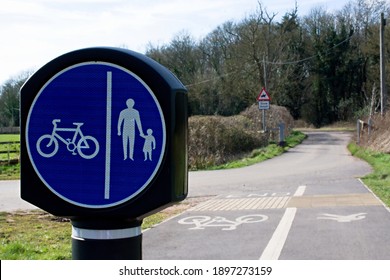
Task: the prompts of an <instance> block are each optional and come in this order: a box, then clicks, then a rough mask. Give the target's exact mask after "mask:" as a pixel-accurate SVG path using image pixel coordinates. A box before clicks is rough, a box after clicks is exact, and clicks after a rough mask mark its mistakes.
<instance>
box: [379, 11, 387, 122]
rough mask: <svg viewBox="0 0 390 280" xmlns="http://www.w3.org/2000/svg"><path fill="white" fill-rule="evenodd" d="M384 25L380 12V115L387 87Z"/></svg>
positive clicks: (383, 108)
mask: <svg viewBox="0 0 390 280" xmlns="http://www.w3.org/2000/svg"><path fill="white" fill-rule="evenodd" d="M385 25H386V19H385V18H384V14H383V13H381V24H380V32H379V33H380V38H379V45H380V80H381V115H382V116H383V114H384V113H385V107H386V99H387V89H386V68H385V47H384V30H385Z"/></svg>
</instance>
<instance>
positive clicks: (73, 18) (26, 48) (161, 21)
mask: <svg viewBox="0 0 390 280" xmlns="http://www.w3.org/2000/svg"><path fill="white" fill-rule="evenodd" d="M296 1H297V4H298V13H299V16H304V15H307V14H308V13H309V12H310V10H311V9H312V8H316V7H322V8H324V9H326V10H328V11H330V12H333V11H336V10H340V9H341V8H342V7H343V6H344V5H345V4H347V3H348V2H350V0H325V1H323V0H296ZM258 2H259V0H2V1H1V5H0V38H1V41H0V85H2V84H3V83H4V82H5V81H7V80H8V79H11V78H17V77H18V76H19V75H21V74H22V73H23V72H25V71H30V72H31V71H34V70H37V69H39V68H40V67H42V66H43V65H45V64H46V63H47V62H49V61H51V60H53V59H54V58H56V57H58V56H60V55H62V54H65V53H67V52H70V51H73V50H77V49H81V48H86V47H96V46H110V47H125V48H128V49H131V50H133V51H137V52H140V53H145V50H146V48H147V46H148V44H151V45H152V46H161V45H164V44H168V43H169V42H170V41H171V40H172V39H173V38H174V37H175V36H178V35H179V34H180V33H181V32H185V33H186V34H190V35H191V36H193V37H194V39H195V40H198V39H201V38H203V37H205V36H206V35H207V34H208V33H210V32H212V31H213V30H214V29H215V28H216V27H218V26H219V25H221V24H223V23H224V22H226V21H234V22H239V21H241V20H242V19H244V18H245V17H246V16H249V15H250V14H252V13H254V12H255V11H256V9H257V8H258ZM260 2H261V3H262V6H263V8H266V10H267V11H268V12H269V13H270V14H273V13H277V15H278V16H280V17H281V16H283V15H284V14H285V13H286V12H290V11H292V10H293V9H294V7H295V1H294V0H261V1H260Z"/></svg>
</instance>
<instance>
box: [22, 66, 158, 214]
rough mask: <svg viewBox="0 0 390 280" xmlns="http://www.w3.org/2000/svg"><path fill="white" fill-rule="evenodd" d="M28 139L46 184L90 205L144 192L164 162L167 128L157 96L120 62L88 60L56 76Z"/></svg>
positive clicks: (31, 116) (36, 105)
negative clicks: (119, 64)
mask: <svg viewBox="0 0 390 280" xmlns="http://www.w3.org/2000/svg"><path fill="white" fill-rule="evenodd" d="M26 143H27V150H28V153H29V156H30V158H31V161H32V165H33V168H34V169H35V171H36V173H37V174H38V176H39V177H40V179H41V180H42V182H43V183H44V184H45V185H46V187H48V188H49V189H50V190H51V191H52V192H54V193H55V194H56V195H57V196H59V197H61V198H62V199H64V200H66V201H68V202H70V203H72V204H75V205H78V206H83V207H87V208H106V207H111V206H115V205H119V204H121V203H124V202H126V201H128V200H130V199H131V198H133V197H135V196H136V195H138V194H139V193H140V192H142V191H143V190H144V189H145V188H146V187H147V186H148V185H149V183H150V182H151V181H152V180H153V178H154V177H155V176H156V174H157V172H158V170H159V168H160V165H161V163H162V160H163V156H164V151H165V143H166V129H165V120H164V115H163V112H162V110H161V107H160V104H159V102H158V100H157V97H156V96H155V95H154V93H153V92H152V90H151V89H150V88H149V87H148V85H147V84H146V83H145V82H144V81H143V80H142V79H140V78H139V77H138V76H137V75H136V74H134V73H132V72H131V71H129V70H128V69H125V68H122V67H121V66H118V65H116V64H111V63H107V62H83V63H79V64H75V65H72V66H70V67H68V68H66V69H63V70H62V71H61V72H59V73H58V74H56V75H55V76H53V77H52V78H51V79H50V80H49V81H47V82H46V84H45V85H44V86H43V87H42V89H41V90H40V92H39V93H38V94H37V95H36V97H35V99H34V102H33V104H32V106H31V108H30V111H29V113H28V118H27V128H26Z"/></svg>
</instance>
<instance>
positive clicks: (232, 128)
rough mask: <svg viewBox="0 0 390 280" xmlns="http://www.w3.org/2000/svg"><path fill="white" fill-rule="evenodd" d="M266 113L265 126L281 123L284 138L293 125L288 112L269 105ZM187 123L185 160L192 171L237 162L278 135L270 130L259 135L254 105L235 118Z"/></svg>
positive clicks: (202, 118) (195, 118)
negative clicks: (187, 137)
mask: <svg viewBox="0 0 390 280" xmlns="http://www.w3.org/2000/svg"><path fill="white" fill-rule="evenodd" d="M268 111H269V112H268V114H267V115H269V117H268V118H269V120H268V122H267V123H268V125H267V126H268V127H269V128H272V127H277V126H278V124H279V123H280V122H284V123H285V124H286V131H285V135H286V136H287V135H288V131H289V128H291V127H290V126H291V125H292V122H293V120H292V117H291V115H290V114H289V113H288V111H287V109H285V108H283V107H278V106H271V109H270V110H268ZM286 113H287V114H286ZM188 123H189V150H188V156H189V157H188V161H189V167H190V169H192V170H197V169H204V168H207V167H210V166H213V165H220V164H224V163H226V162H228V161H231V160H234V159H237V158H239V157H242V156H243V155H245V154H249V153H250V152H252V151H253V150H254V149H256V148H260V147H264V146H266V145H267V144H268V143H269V141H270V138H272V137H273V138H277V137H278V136H279V133H278V132H276V131H272V130H270V131H269V132H268V133H262V132H261V128H262V123H261V112H260V111H259V109H258V108H257V106H256V105H253V106H251V107H250V108H248V109H247V110H245V111H244V112H242V113H241V114H240V115H237V116H232V117H222V116H193V117H191V118H189V120H188ZM275 136H276V137H275Z"/></svg>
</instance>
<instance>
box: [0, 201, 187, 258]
mask: <svg viewBox="0 0 390 280" xmlns="http://www.w3.org/2000/svg"><path fill="white" fill-rule="evenodd" d="M193 203H195V202H193V201H191V200H188V201H183V202H182V203H179V204H176V205H174V206H171V207H169V208H167V209H165V210H163V211H161V212H159V213H156V214H154V215H151V216H149V217H147V218H145V219H144V221H143V223H142V230H145V229H148V228H151V227H153V226H154V225H156V224H159V223H161V222H162V221H164V220H166V219H167V218H169V217H171V216H174V215H177V214H179V213H181V212H182V211H184V210H185V209H187V208H189V207H191V206H193V205H194V204H193ZM71 233H72V226H71V223H70V220H69V219H65V218H61V217H56V216H53V215H51V214H49V213H47V212H45V211H42V210H34V211H17V212H0V260H70V259H71V258H72V244H71V242H72V241H71Z"/></svg>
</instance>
